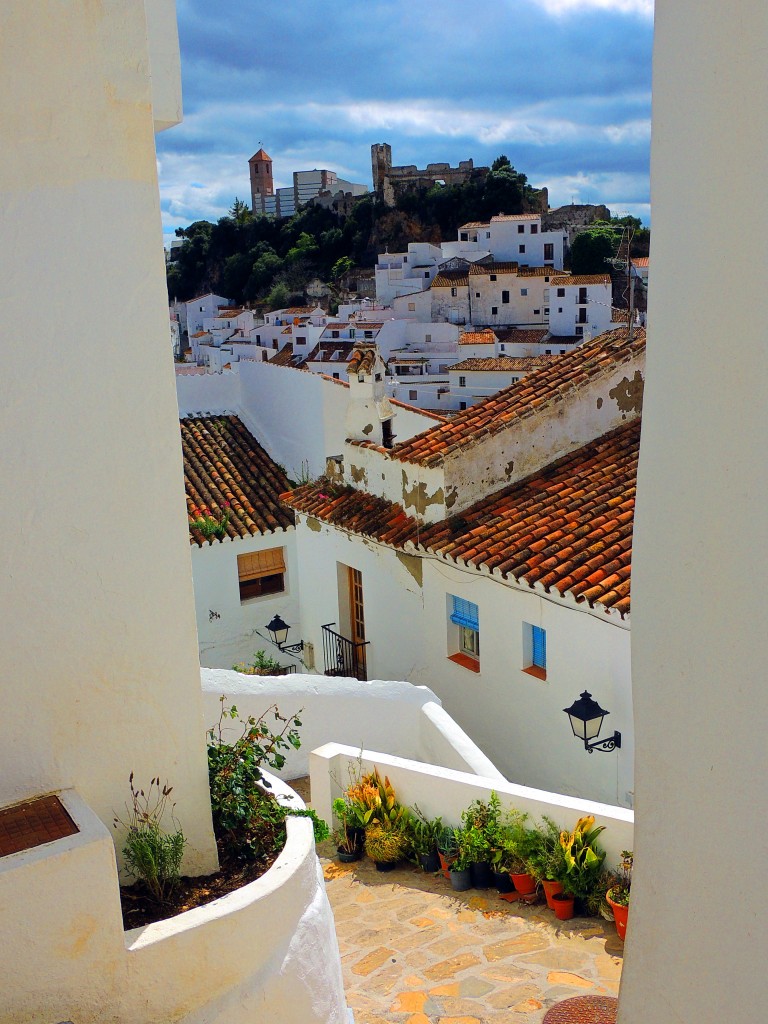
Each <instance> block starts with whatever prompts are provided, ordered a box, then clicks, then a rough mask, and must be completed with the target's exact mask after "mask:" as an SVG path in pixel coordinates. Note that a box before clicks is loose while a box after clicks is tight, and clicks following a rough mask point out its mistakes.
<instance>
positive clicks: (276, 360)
mask: <svg viewBox="0 0 768 1024" xmlns="http://www.w3.org/2000/svg"><path fill="white" fill-rule="evenodd" d="M267 362H270V363H273V364H274V365H275V366H291V365H292V363H293V346H292V345H291V344H290V342H289V343H288V344H287V345H283V347H282V348H281V349H280V351H279V352H277V353H276V354H275V355H273V356H272V358H271V359H268V360H267Z"/></svg>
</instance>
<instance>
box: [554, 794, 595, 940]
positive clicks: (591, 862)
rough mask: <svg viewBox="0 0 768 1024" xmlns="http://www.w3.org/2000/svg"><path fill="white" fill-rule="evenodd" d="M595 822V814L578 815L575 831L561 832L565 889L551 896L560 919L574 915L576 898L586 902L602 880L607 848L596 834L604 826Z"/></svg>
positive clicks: (566, 918) (562, 878) (561, 879)
mask: <svg viewBox="0 0 768 1024" xmlns="http://www.w3.org/2000/svg"><path fill="white" fill-rule="evenodd" d="M594 825H595V819H594V816H593V815H591V814H590V815H586V816H585V817H583V818H579V820H578V821H577V822H576V825H575V827H574V829H573V831H572V832H565V831H564V832H561V833H560V845H561V847H562V848H563V861H564V865H563V873H562V876H561V878H560V881H561V882H562V883H563V892H561V893H555V894H554V895H553V897H552V900H553V903H554V907H555V914H556V915H557V917H558V919H559V920H561V921H565V920H568V918H569V917H573V915H574V913H575V900H576V899H578V900H580V901H582V905H583V903H584V902H585V901H586V900H588V899H589V896H590V894H591V893H592V892H593V891H594V889H595V887H596V886H597V884H598V883H599V879H600V875H601V874H602V867H603V861H604V860H605V851H604V850H601V849H600V847H599V845H598V843H597V837H598V836H599V835H600V833H601V832H602V831H604V828H605V826H604V825H598V827H597V828H595V827H594Z"/></svg>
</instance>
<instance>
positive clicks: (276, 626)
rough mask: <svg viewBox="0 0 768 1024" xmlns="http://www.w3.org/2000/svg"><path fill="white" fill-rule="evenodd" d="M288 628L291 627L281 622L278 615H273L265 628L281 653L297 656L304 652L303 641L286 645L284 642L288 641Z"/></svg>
mask: <svg viewBox="0 0 768 1024" xmlns="http://www.w3.org/2000/svg"><path fill="white" fill-rule="evenodd" d="M290 628H291V627H290V626H289V625H288V623H287V622H283V620H282V619H281V618H280V616H279V615H273V616H272V621H271V622H270V623H269V625H268V626H267V627H266V629H267V632H268V633H269V635H270V637H271V638H272V643H273V644H274V645H275V647H278V648H279V649H280V650H281V651H285V652H286V653H288V654H299V653H300V652H301V651H303V650H304V641H303V640H299V642H298V643H297V644H287V643H286V642H285V641H286V640H287V639H288V631H289V629H290Z"/></svg>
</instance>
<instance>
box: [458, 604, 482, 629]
mask: <svg viewBox="0 0 768 1024" xmlns="http://www.w3.org/2000/svg"><path fill="white" fill-rule="evenodd" d="M452 601H453V612H452V613H451V622H455V623H456V625H457V626H466V627H467V628H468V629H478V630H479V629H480V618H479V615H478V611H477V605H476V604H473V603H472V601H465V600H464V598H462V597H454V598H452Z"/></svg>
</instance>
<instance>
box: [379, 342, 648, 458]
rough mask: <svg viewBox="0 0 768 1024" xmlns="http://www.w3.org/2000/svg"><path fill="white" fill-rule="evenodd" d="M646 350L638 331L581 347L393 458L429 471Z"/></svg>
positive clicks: (400, 447)
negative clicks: (482, 438) (629, 336)
mask: <svg viewBox="0 0 768 1024" xmlns="http://www.w3.org/2000/svg"><path fill="white" fill-rule="evenodd" d="M644 348H645V330H644V329H643V328H640V327H638V328H636V329H635V332H634V337H633V339H632V341H631V342H630V341H628V339H627V331H626V330H622V329H621V328H619V329H618V330H612V331H608V332H606V333H605V334H602V335H600V336H599V337H598V338H596V339H595V340H594V341H591V342H589V343H586V344H584V345H579V346H577V347H576V348H574V349H573V350H572V351H571V352H569V353H568V354H567V355H564V356H561V357H560V358H559V359H555V360H553V361H552V362H551V363H549V364H548V365H547V366H546V367H544V368H542V369H541V370H536V371H535V372H534V373H529V374H528V375H527V376H526V377H525V378H524V379H523V380H522V381H520V382H519V383H518V384H513V385H511V386H510V387H508V388H502V390H501V391H498V392H497V393H496V394H495V395H491V397H490V398H487V399H485V400H484V401H482V402H478V403H477V405H473V406H471V407H470V408H469V409H465V410H464V411H463V412H460V413H459V415H458V416H456V417H455V418H454V419H452V420H451V421H450V422H449V423H446V424H444V425H443V426H440V427H433V428H432V429H431V430H427V431H424V432H423V433H421V434H417V435H416V437H412V438H411V439H410V440H408V441H403V442H401V443H400V444H397V445H395V447H394V448H392V449H391V450H390V453H389V454H390V456H391V457H392V458H393V459H398V460H399V461H401V462H410V463H416V464H421V465H426V466H434V465H438V464H439V463H440V462H442V461H443V459H444V458H445V457H446V456H447V455H450V454H452V453H453V452H455V451H457V450H458V449H460V448H463V447H465V446H466V445H467V444H469V443H471V442H472V441H475V440H477V439H478V438H480V437H486V436H489V435H491V434H495V433H497V432H498V431H500V430H504V428H505V427H506V426H507V424H509V423H510V422H511V421H513V420H515V419H518V418H519V417H521V416H523V415H525V414H526V413H530V412H531V411H532V410H533V409H534V408H536V407H540V406H542V405H544V404H545V403H546V402H549V401H561V400H562V398H563V395H564V393H565V392H567V391H569V390H570V389H571V388H575V387H578V386H579V385H581V384H584V383H585V382H586V381H588V380H589V379H590V378H591V377H594V376H597V375H598V374H600V373H602V372H603V371H604V370H605V369H607V368H608V367H609V366H611V365H613V364H616V363H620V362H623V361H624V360H628V359H630V358H631V357H632V356H633V355H634V354H635V353H636V352H640V351H642V350H643V349H644Z"/></svg>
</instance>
